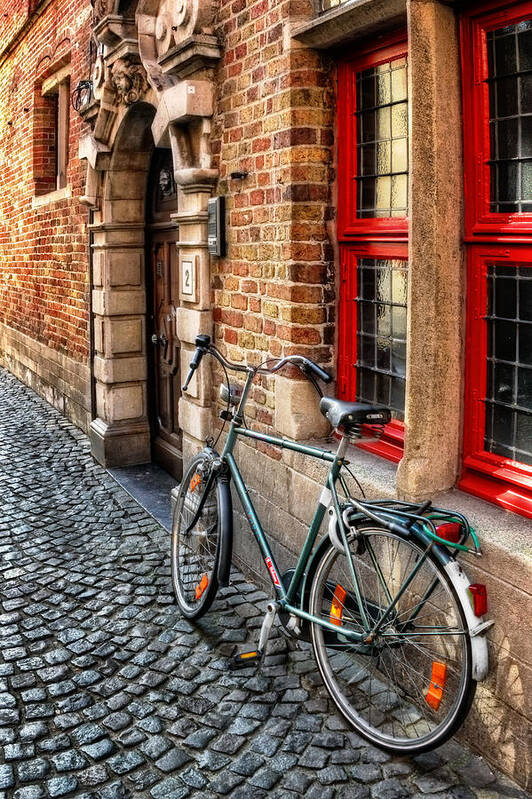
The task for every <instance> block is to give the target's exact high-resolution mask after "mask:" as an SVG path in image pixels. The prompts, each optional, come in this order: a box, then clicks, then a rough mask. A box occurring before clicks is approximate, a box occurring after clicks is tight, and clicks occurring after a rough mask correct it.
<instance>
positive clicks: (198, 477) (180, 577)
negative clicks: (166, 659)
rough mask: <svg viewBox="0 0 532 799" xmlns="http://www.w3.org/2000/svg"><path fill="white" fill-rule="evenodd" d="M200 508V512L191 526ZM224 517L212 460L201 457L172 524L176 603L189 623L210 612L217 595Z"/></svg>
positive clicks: (192, 466) (185, 485) (187, 478)
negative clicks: (222, 516)
mask: <svg viewBox="0 0 532 799" xmlns="http://www.w3.org/2000/svg"><path fill="white" fill-rule="evenodd" d="M200 505H201V512H200V513H199V515H198V518H197V519H196V521H195V522H194V524H193V526H192V528H191V529H189V528H190V526H191V524H192V522H193V521H194V518H195V516H196V514H197V512H198V509H199V508H200ZM220 536H221V514H220V496H219V486H218V480H217V479H216V478H215V477H214V478H213V479H212V478H211V462H210V459H209V458H208V457H207V456H206V455H204V454H202V453H200V454H199V455H197V456H196V457H195V458H194V460H193V461H192V463H191V464H190V467H189V469H188V471H187V472H186V474H185V475H184V476H183V479H182V481H181V485H180V488H179V493H178V495H177V500H176V504H175V507H174V514H173V522H172V551H171V560H172V582H173V586H174V592H175V596H176V599H177V603H178V605H179V607H180V609H181V612H182V613H183V615H184V616H186V617H187V618H188V619H197V618H199V617H200V616H203V614H204V613H205V612H206V611H207V610H208V609H209V608H210V606H211V605H212V602H213V600H214V598H215V596H216V592H217V591H218V579H217V566H218V558H219V556H220Z"/></svg>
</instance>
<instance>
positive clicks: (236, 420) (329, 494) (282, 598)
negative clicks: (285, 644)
mask: <svg viewBox="0 0 532 799" xmlns="http://www.w3.org/2000/svg"><path fill="white" fill-rule="evenodd" d="M254 376H255V372H254V371H250V372H248V376H247V379H246V383H245V385H244V389H243V392H242V396H241V398H240V402H239V405H238V409H237V411H236V413H235V415H234V417H233V420H232V421H231V426H230V428H229V432H228V435H227V439H226V442H225V446H224V449H223V452H222V455H221V457H222V460H223V461H225V463H227V466H228V468H229V471H230V473H231V476H232V478H233V480H234V485H235V489H236V491H237V494H238V496H239V498H240V501H241V503H242V507H243V508H244V511H245V514H246V517H247V519H248V522H249V525H250V527H251V531H252V533H253V535H254V537H255V539H256V541H257V544H258V546H259V549H260V551H261V554H262V557H263V559H264V562H265V564H266V567H267V569H268V572H269V575H270V579H271V581H272V584H273V586H274V589H275V591H276V595H277V601H278V603H279V605H280V607H281V608H282V609H283V610H284V611H285V612H288V613H290V614H293V615H294V616H297V617H299V618H301V619H304V620H305V621H308V622H312V623H314V624H319V625H320V626H321V627H324V628H325V629H328V630H331V631H332V632H334V633H335V634H337V635H338V634H340V635H342V637H343V638H345V639H348V640H350V641H352V642H353V643H362V642H364V641H365V640H366V639H367V638H368V636H370V635H372V634H375V632H377V630H378V629H379V628H380V626H382V624H383V623H384V621H385V619H386V618H387V617H388V615H389V614H390V612H392V611H393V608H394V606H395V605H396V604H397V602H398V601H399V599H400V597H401V596H402V594H403V592H404V591H405V590H406V589H407V587H408V585H409V584H410V582H411V581H412V580H413V579H414V577H415V575H416V574H417V572H418V570H419V568H420V567H421V565H422V563H423V562H424V560H425V557H426V554H425V556H424V557H422V558H420V560H419V561H418V563H417V564H416V566H415V567H414V568H413V570H412V572H411V573H410V575H409V576H408V577H407V579H406V580H405V581H404V584H403V585H402V586H401V589H400V591H399V592H398V594H397V595H396V597H395V600H394V601H393V602H392V603H391V604H390V606H389V607H388V608H387V609H386V610H385V613H384V615H383V616H382V617H381V619H379V621H378V623H377V625H371V624H370V622H369V619H368V618H367V615H366V612H365V609H364V606H363V602H362V595H361V592H360V586H359V582H358V578H357V575H356V571H355V568H354V564H353V561H352V558H351V556H350V549H349V547H348V544H347V536H346V533H345V529H344V525H343V523H342V521H341V514H340V512H339V501H338V495H337V493H336V488H335V486H336V482H337V480H338V478H339V477H340V480H341V481H342V482H343V480H342V478H341V476H340V470H341V468H342V465H343V463H344V455H345V450H346V447H347V439H346V438H342V440H341V442H340V444H339V447H338V450H337V452H336V453H333V452H328V451H327V450H323V449H320V448H319V447H312V446H308V445H306V444H299V443H297V442H296V441H290V440H286V439H283V438H277V437H275V436H270V435H267V434H264V433H259V432H255V431H254V430H249V429H248V428H247V427H243V426H242V422H243V409H244V406H245V403H246V400H247V397H248V394H249V390H250V388H251V383H252V381H253V378H254ZM239 437H241V438H251V439H254V440H256V441H263V442H265V443H267V444H270V445H273V446H276V447H279V448H280V449H288V450H292V451H293V452H299V453H301V454H302V455H308V456H309V457H312V458H318V459H320V460H324V461H327V462H329V463H330V464H331V467H330V470H329V472H328V474H327V479H326V482H325V485H324V486H323V490H322V492H321V495H320V497H319V499H318V506H317V508H316V511H315V513H314V516H313V519H312V521H311V523H310V527H309V529H308V532H307V536H306V538H305V543H304V545H303V549H302V550H301V554H300V556H299V558H298V561H297V564H296V567H295V571H294V574H293V576H292V579H291V581H290V585H289V586H288V588H285V586H284V585H283V582H282V580H281V578H280V575H279V570H278V568H277V564H276V562H275V558H274V555H273V553H272V551H271V549H270V546H269V543H268V539H267V537H266V534H265V532H264V530H263V528H262V525H261V523H260V519H259V517H258V515H257V512H256V510H255V508H254V506H253V503H252V501H251V498H250V496H249V493H248V490H247V488H246V485H245V483H244V480H243V478H242V475H241V474H240V471H239V469H238V466H237V464H236V461H235V459H234V457H233V449H234V446H235V444H236V442H237V440H238V438H239ZM331 499H332V500H333V502H334V505H335V507H336V512H337V518H338V519H339V526H340V530H341V534H342V539H343V546H344V548H345V552H346V553H347V555H348V561H349V564H350V572H351V577H352V579H353V587H354V592H355V596H356V599H357V602H358V606H359V610H360V614H361V619H362V625H363V627H364V632H361V633H357V632H354V631H352V630H349V629H347V628H344V627H342V629H341V632H340V630H339V628H338V626H337V625H335V624H333V623H332V622H328V621H327V620H325V619H322V618H319V617H317V616H313V615H312V614H310V613H307V612H306V611H305V610H303V609H302V608H299V607H297V605H295V604H294V602H295V598H296V595H297V591H298V588H299V587H300V584H301V580H302V578H303V575H304V573H305V569H306V567H307V564H308V562H309V559H310V556H311V553H312V550H313V547H314V544H315V543H316V538H317V536H318V533H319V530H320V527H321V524H322V521H323V518H324V515H325V511H326V510H327V508H328V507H329V504H330V502H331ZM429 549H430V545H429V547H428V549H427V553H428V551H429Z"/></svg>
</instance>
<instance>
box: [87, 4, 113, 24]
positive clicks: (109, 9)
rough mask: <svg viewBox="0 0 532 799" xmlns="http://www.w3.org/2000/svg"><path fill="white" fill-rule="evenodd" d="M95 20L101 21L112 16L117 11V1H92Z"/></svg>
mask: <svg viewBox="0 0 532 799" xmlns="http://www.w3.org/2000/svg"><path fill="white" fill-rule="evenodd" d="M92 5H93V8H94V12H93V13H94V19H95V20H100V19H103V18H104V17H106V16H107V14H112V13H113V12H114V10H115V6H116V0H92Z"/></svg>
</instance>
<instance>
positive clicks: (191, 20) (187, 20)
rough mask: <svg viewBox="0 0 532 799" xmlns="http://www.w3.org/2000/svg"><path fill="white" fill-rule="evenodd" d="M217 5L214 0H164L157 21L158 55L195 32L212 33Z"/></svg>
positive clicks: (163, 53)
mask: <svg viewBox="0 0 532 799" xmlns="http://www.w3.org/2000/svg"><path fill="white" fill-rule="evenodd" d="M216 5H217V4H216V2H214V0H162V2H161V3H160V5H159V13H158V14H157V19H156V22H155V38H156V43H157V44H156V46H157V55H158V56H159V57H161V56H164V55H165V54H166V53H167V52H168V51H169V50H171V49H172V48H173V47H175V46H176V45H178V44H180V43H181V42H183V41H185V39H187V38H188V37H189V36H192V35H193V34H198V33H199V34H212V32H213V29H212V24H213V19H214V13H215V11H216Z"/></svg>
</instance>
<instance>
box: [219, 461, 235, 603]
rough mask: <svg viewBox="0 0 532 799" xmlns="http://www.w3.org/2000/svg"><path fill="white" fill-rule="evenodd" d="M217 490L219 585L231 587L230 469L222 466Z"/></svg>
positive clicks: (231, 499)
mask: <svg viewBox="0 0 532 799" xmlns="http://www.w3.org/2000/svg"><path fill="white" fill-rule="evenodd" d="M216 490H217V492H218V501H219V507H220V549H219V554H218V568H217V576H218V584H219V585H220V586H222V587H223V588H225V587H226V586H228V585H229V577H230V574H231V559H232V557H233V498H232V497H231V484H230V474H229V469H227V468H226V467H224V465H222V473H221V474H220V476H219V477H218V479H217V484H216Z"/></svg>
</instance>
